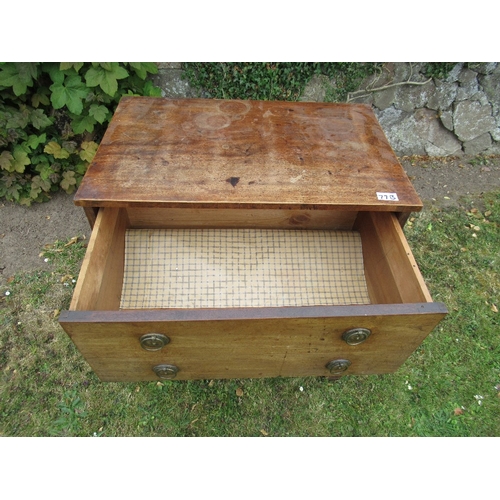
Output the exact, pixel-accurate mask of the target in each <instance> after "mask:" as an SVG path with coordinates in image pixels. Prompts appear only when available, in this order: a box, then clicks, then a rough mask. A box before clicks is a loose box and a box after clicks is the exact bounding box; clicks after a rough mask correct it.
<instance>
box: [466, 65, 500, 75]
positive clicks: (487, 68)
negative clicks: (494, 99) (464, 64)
mask: <svg viewBox="0 0 500 500" xmlns="http://www.w3.org/2000/svg"><path fill="white" fill-rule="evenodd" d="M497 64H498V63H496V62H489V63H469V64H468V66H469V68H470V69H471V70H473V71H477V72H478V73H481V74H482V75H489V74H490V73H492V72H493V71H494V70H495V68H496V67H497Z"/></svg>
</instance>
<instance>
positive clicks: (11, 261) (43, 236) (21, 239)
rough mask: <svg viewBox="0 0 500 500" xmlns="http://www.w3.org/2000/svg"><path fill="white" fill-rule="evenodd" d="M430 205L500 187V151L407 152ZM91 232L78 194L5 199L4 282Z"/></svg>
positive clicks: (0, 269)
mask: <svg viewBox="0 0 500 500" xmlns="http://www.w3.org/2000/svg"><path fill="white" fill-rule="evenodd" d="M400 161H401V164H402V165H403V167H404V169H405V170H406V172H407V174H408V176H409V177H410V180H411V181H412V183H413V185H414V186H415V189H416V190H417V192H418V194H419V195H420V197H421V198H422V200H423V201H424V205H425V206H430V205H436V206H439V207H448V206H458V205H459V203H460V199H461V198H463V197H465V196H467V195H473V196H477V195H480V194H481V193H484V192H487V191H493V190H496V189H500V157H488V158H484V157H481V158H466V157H459V158H429V157H421V156H419V157H403V158H400ZM74 236H79V237H85V238H88V237H89V236H90V226H89V224H88V222H87V219H86V217H85V215H84V212H83V209H82V208H79V207H75V206H74V205H73V197H72V196H69V195H66V194H63V193H59V194H57V195H55V196H54V197H53V198H52V200H50V201H49V202H47V203H42V204H35V205H33V206H31V207H23V206H19V205H15V204H14V203H10V202H0V284H3V283H5V281H6V280H7V279H8V278H9V277H10V276H12V275H14V274H16V273H18V272H22V271H34V270H37V269H44V268H46V269H50V263H45V262H44V260H43V258H42V257H40V253H41V252H42V251H43V247H44V245H45V244H51V243H54V242H55V241H56V240H59V241H67V240H69V239H70V238H72V237H74Z"/></svg>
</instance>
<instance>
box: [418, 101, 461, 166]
mask: <svg viewBox="0 0 500 500" xmlns="http://www.w3.org/2000/svg"><path fill="white" fill-rule="evenodd" d="M414 119H415V132H416V134H417V135H418V136H419V137H420V138H421V139H422V140H423V141H424V149H425V152H426V153H427V154H428V155H431V156H449V155H453V154H456V153H458V152H459V151H460V150H461V149H462V145H461V144H460V142H459V141H458V140H457V138H456V137H455V135H454V134H453V133H452V132H450V131H449V130H447V129H445V128H444V127H443V126H442V125H441V122H440V120H439V118H438V116H437V114H436V113H435V112H434V111H432V110H429V109H419V110H417V111H416V112H415V114H414Z"/></svg>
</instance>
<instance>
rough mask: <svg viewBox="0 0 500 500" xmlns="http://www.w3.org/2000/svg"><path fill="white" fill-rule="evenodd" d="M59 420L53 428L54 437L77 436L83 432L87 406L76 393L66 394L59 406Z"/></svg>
mask: <svg viewBox="0 0 500 500" xmlns="http://www.w3.org/2000/svg"><path fill="white" fill-rule="evenodd" d="M57 406H58V408H59V410H60V412H61V414H60V416H59V418H58V419H57V420H55V421H54V422H53V424H52V426H51V429H50V434H51V435H53V436H75V435H78V433H79V432H80V431H81V421H82V419H84V418H85V417H86V416H87V412H86V411H85V404H84V403H83V401H82V400H81V399H80V397H79V396H78V394H77V392H76V391H67V392H65V393H64V399H63V401H61V402H60V403H59V404H58V405H57Z"/></svg>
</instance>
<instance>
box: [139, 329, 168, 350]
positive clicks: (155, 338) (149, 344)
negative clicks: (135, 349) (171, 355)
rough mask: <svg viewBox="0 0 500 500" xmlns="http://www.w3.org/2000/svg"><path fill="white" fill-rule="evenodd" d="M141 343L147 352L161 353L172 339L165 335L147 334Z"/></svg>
mask: <svg viewBox="0 0 500 500" xmlns="http://www.w3.org/2000/svg"><path fill="white" fill-rule="evenodd" d="M140 342H141V347H142V348H143V349H144V350H146V351H159V350H160V349H163V348H164V347H165V346H166V345H167V344H168V343H169V342H170V339H169V338H168V337H167V336H166V335H163V333H147V334H146V335H143V336H142V337H141V338H140Z"/></svg>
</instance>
